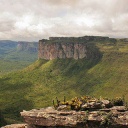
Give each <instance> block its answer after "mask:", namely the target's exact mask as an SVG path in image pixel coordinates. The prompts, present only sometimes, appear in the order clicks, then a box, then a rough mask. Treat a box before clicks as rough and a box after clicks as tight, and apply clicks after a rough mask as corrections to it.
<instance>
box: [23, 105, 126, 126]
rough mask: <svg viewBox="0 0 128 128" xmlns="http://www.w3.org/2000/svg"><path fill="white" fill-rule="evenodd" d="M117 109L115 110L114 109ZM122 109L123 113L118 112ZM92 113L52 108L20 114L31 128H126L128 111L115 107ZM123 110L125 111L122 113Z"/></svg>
mask: <svg viewBox="0 0 128 128" xmlns="http://www.w3.org/2000/svg"><path fill="white" fill-rule="evenodd" d="M116 108H117V109H116ZM122 109H123V112H121V111H120V110H122ZM107 110H109V111H106V110H105V109H99V110H94V111H74V110H71V111H64V110H61V111H58V110H55V109H54V108H53V107H48V108H42V109H39V110H37V109H33V110H30V111H23V112H21V116H22V117H23V118H24V121H25V122H26V123H27V124H29V126H31V128H34V127H35V128H43V127H61V128H63V127H67V128H68V127H73V128H100V127H101V128H104V127H108V128H111V127H113V128H128V111H127V110H126V108H124V107H121V106H116V107H113V108H107ZM124 110H125V111H124Z"/></svg>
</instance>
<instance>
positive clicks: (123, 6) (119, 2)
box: [0, 0, 128, 41]
mask: <svg viewBox="0 0 128 128" xmlns="http://www.w3.org/2000/svg"><path fill="white" fill-rule="evenodd" d="M85 35H90V36H91V35H93V36H109V37H115V38H128V0H0V40H16V41H38V40H40V39H46V38H49V37H54V36H57V37H58V36H59V37H60V36H61V37H62V36H63V37H71V36H74V37H79V36H85Z"/></svg>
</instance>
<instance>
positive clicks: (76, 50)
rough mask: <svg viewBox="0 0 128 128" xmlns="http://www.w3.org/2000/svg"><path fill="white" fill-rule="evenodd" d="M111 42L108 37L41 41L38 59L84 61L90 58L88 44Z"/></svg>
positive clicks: (53, 38) (57, 38) (55, 38)
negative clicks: (83, 59)
mask: <svg viewBox="0 0 128 128" xmlns="http://www.w3.org/2000/svg"><path fill="white" fill-rule="evenodd" d="M105 40H110V39H109V38H108V37H96V36H85V37H78V38H75V37H50V38H49V40H45V39H42V40H40V41H39V47H38V58H41V59H46V60H52V59H56V58H74V59H82V58H88V57H89V56H90V54H89V53H90V50H89V49H88V43H90V42H96V41H105Z"/></svg>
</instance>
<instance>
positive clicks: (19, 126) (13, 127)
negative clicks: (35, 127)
mask: <svg viewBox="0 0 128 128" xmlns="http://www.w3.org/2000/svg"><path fill="white" fill-rule="evenodd" d="M1 128H29V126H28V125H27V124H11V125H7V126H4V127H1Z"/></svg>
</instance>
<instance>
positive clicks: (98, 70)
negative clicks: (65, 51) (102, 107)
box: [0, 41, 128, 123]
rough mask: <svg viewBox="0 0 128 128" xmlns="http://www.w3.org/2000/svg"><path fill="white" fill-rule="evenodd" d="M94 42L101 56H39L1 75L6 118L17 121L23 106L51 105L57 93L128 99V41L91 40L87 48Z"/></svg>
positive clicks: (59, 95) (61, 97)
mask: <svg viewBox="0 0 128 128" xmlns="http://www.w3.org/2000/svg"><path fill="white" fill-rule="evenodd" d="M93 45H96V47H97V49H99V51H100V52H101V54H102V56H100V57H93V58H89V59H81V60H74V59H55V60H50V61H46V60H41V59H40V60H37V61H36V62H35V63H33V64H32V65H30V66H28V67H27V68H25V69H24V70H21V71H18V72H14V73H13V72H12V73H9V74H7V75H4V76H1V77H0V88H1V89H0V97H1V98H0V106H1V108H0V109H1V110H2V113H3V114H4V116H5V118H6V119H8V120H9V118H11V120H16V121H19V120H21V118H20V114H19V113H20V112H21V111H22V110H23V109H25V110H30V109H32V108H41V107H46V106H49V105H52V100H53V99H55V97H56V96H57V97H58V98H59V99H60V100H63V97H64V96H66V99H67V100H68V99H71V98H72V97H75V96H81V95H87V94H89V95H91V96H95V97H100V96H102V97H108V98H114V97H117V96H118V97H120V96H121V97H122V96H124V97H125V100H126V101H127V102H128V93H127V92H128V43H126V42H119V41H118V42H116V43H115V42H114V43H112V42H107V41H106V42H99V43H95V44H93V43H92V44H91V45H90V47H89V48H91V46H93ZM94 48H95V47H93V49H92V51H94ZM90 50H91V49H90ZM96 51H97V50H96ZM9 123H11V121H9Z"/></svg>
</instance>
